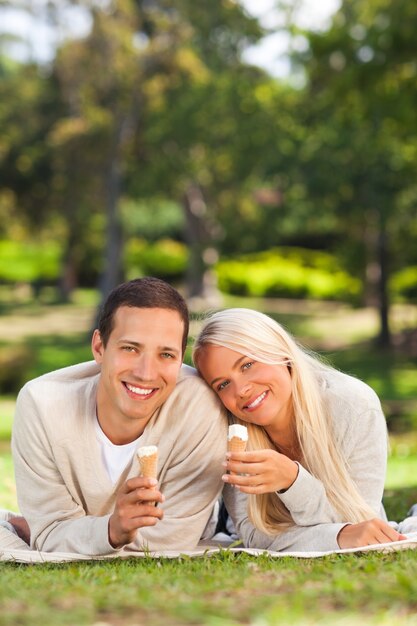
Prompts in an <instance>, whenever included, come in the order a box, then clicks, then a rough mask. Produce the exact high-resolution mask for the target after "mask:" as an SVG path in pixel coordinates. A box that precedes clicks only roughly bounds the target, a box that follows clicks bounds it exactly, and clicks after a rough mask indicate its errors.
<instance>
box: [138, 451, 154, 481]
mask: <svg viewBox="0 0 417 626" xmlns="http://www.w3.org/2000/svg"><path fill="white" fill-rule="evenodd" d="M138 460H139V466H140V475H141V476H143V477H144V478H156V477H157V466H158V453H157V452H155V454H149V455H148V456H138Z"/></svg>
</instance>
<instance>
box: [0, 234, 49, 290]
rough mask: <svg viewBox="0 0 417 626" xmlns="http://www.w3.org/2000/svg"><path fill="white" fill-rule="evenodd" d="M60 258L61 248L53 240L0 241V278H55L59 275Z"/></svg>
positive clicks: (18, 280) (36, 279) (27, 280)
mask: <svg viewBox="0 0 417 626" xmlns="http://www.w3.org/2000/svg"><path fill="white" fill-rule="evenodd" d="M60 260H61V249H60V246H59V244H58V243H57V242H55V241H51V240H49V241H47V242H42V243H35V242H33V241H29V242H28V241H25V242H18V241H0V280H1V281H7V282H34V281H39V280H45V281H51V280H56V279H57V278H58V276H59V270H60Z"/></svg>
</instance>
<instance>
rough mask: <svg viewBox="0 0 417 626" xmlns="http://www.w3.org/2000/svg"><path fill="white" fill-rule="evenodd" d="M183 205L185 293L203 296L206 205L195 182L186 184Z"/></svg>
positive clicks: (192, 295)
mask: <svg viewBox="0 0 417 626" xmlns="http://www.w3.org/2000/svg"><path fill="white" fill-rule="evenodd" d="M183 206H184V212H185V219H186V240H187V243H188V247H189V251H190V257H189V261H188V267H187V274H186V281H187V294H188V297H190V298H195V297H203V296H204V273H205V271H206V265H205V263H204V257H203V255H204V249H205V247H206V240H207V229H206V224H205V217H206V214H207V206H206V202H205V200H204V197H203V193H202V191H201V188H200V186H199V185H197V184H196V183H190V184H189V185H188V187H187V189H186V191H185V194H184V202H183Z"/></svg>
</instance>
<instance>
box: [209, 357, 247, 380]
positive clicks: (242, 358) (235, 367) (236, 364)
mask: <svg viewBox="0 0 417 626" xmlns="http://www.w3.org/2000/svg"><path fill="white" fill-rule="evenodd" d="M245 359H246V356H245V355H243V356H241V357H240V358H239V359H237V361H235V362H234V363H233V365H232V370H235V369H237V368H238V367H239V365H240V364H241V362H242V361H244V360H245ZM223 379H224V376H217V377H216V378H213V380H212V381H211V383H210V387H212V386H213V385H214V384H215V383H217V382H218V381H219V380H223Z"/></svg>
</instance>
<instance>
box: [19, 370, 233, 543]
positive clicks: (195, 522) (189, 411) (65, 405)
mask: <svg viewBox="0 0 417 626" xmlns="http://www.w3.org/2000/svg"><path fill="white" fill-rule="evenodd" d="M99 371H100V370H99V366H98V365H96V363H94V362H90V363H82V364H80V365H75V366H73V367H69V368H64V369H61V370H57V371H55V372H51V373H49V374H46V375H44V376H41V377H40V378H37V379H35V380H33V381H31V382H29V383H27V384H26V385H25V387H24V388H23V389H22V391H21V392H20V394H19V396H18V400H17V406H16V415H15V421H14V427H13V436H12V450H13V457H14V465H15V474H16V485H17V496H18V503H19V508H20V511H21V513H22V514H23V515H24V516H25V517H26V519H27V520H28V523H29V526H30V529H31V547H32V548H36V549H38V550H43V551H47V552H52V551H60V552H76V553H81V554H89V555H90V554H91V555H100V554H107V553H112V552H117V550H115V549H113V548H112V547H111V545H110V544H109V541H108V520H109V517H110V514H111V513H112V512H113V508H114V504H115V498H116V492H117V491H118V489H119V488H120V487H121V485H122V484H123V483H124V482H125V481H126V480H127V479H128V478H130V477H133V476H135V475H137V474H138V466H137V462H136V460H135V459H134V460H133V461H132V463H131V464H130V465H129V466H128V467H127V468H126V470H125V471H124V472H123V474H122V475H121V477H120V479H119V481H118V482H117V483H116V484H115V485H113V484H112V482H111V481H110V478H109V477H108V475H107V472H106V470H105V467H104V465H103V462H102V459H101V456H100V450H99V445H98V442H97V440H96V436H95V429H94V422H95V412H96V388H97V382H98V378H99ZM142 439H143V441H141V445H151V444H154V445H157V446H158V448H159V463H158V465H159V467H158V480H159V488H160V490H161V491H162V493H163V494H164V495H165V502H164V504H163V505H159V506H162V508H163V510H164V519H163V520H162V521H160V522H158V523H157V524H156V526H153V527H147V528H143V529H140V530H139V531H138V533H137V537H136V540H135V542H134V543H133V544H129V546H128V547H129V548H133V549H143V548H145V549H150V550H184V549H188V550H190V549H192V548H194V547H195V546H196V545H197V543H198V541H199V539H200V537H201V535H202V533H203V531H204V528H205V526H206V523H207V521H208V520H209V517H210V514H211V511H212V508H213V505H214V503H215V502H216V499H217V497H218V496H219V493H220V491H221V488H222V480H221V476H222V473H223V471H224V470H223V468H222V464H221V463H222V461H223V460H224V457H225V452H226V439H227V420H226V418H225V414H224V411H223V409H222V407H221V406H220V403H219V402H218V400H217V398H216V397H215V395H214V394H213V393H212V392H211V391H210V390H209V389H208V388H207V386H206V385H205V383H204V382H202V381H201V380H200V379H199V378H198V376H197V375H196V373H195V371H194V370H193V369H192V368H190V367H188V366H183V367H182V369H181V373H180V377H179V380H178V383H177V386H176V388H175V390H174V391H173V393H172V394H171V396H170V397H169V398H168V400H167V401H166V402H165V404H164V405H163V407H162V408H160V409H159V410H158V411H156V413H155V414H154V415H153V416H152V418H151V420H150V422H149V423H148V425H147V426H146V429H145V431H144V433H143V436H142Z"/></svg>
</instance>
